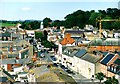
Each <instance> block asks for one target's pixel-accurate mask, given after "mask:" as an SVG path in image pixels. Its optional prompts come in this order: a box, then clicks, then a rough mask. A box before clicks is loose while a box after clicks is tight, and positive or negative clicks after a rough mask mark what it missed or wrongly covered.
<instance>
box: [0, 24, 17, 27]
mask: <svg viewBox="0 0 120 84" xmlns="http://www.w3.org/2000/svg"><path fill="white" fill-rule="evenodd" d="M15 25H16V24H12V23H0V26H2V27H9V26H15Z"/></svg>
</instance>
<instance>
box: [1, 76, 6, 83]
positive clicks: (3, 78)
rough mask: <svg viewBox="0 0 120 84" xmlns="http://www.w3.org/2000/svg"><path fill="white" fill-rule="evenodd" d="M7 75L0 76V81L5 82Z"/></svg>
mask: <svg viewBox="0 0 120 84" xmlns="http://www.w3.org/2000/svg"><path fill="white" fill-rule="evenodd" d="M7 80H8V79H7V77H0V82H7Z"/></svg>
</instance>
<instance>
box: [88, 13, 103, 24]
mask: <svg viewBox="0 0 120 84" xmlns="http://www.w3.org/2000/svg"><path fill="white" fill-rule="evenodd" d="M101 15H102V14H101V13H98V12H93V13H92V14H91V16H90V18H89V22H90V24H92V25H93V26H96V18H98V17H100V16H101Z"/></svg>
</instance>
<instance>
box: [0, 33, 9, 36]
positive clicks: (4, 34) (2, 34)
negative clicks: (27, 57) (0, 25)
mask: <svg viewBox="0 0 120 84" xmlns="http://www.w3.org/2000/svg"><path fill="white" fill-rule="evenodd" d="M2 36H3V37H10V36H11V34H10V33H1V34H0V37H2Z"/></svg>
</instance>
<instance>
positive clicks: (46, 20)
mask: <svg viewBox="0 0 120 84" xmlns="http://www.w3.org/2000/svg"><path fill="white" fill-rule="evenodd" d="M51 22H52V20H51V19H50V18H47V17H46V18H44V19H43V27H44V28H47V27H50V25H51Z"/></svg>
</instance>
